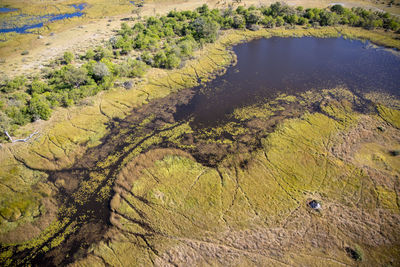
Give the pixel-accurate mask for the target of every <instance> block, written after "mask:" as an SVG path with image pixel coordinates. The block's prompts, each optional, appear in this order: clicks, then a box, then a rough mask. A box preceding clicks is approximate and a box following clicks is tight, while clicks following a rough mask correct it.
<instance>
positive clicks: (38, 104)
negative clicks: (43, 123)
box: [29, 97, 51, 120]
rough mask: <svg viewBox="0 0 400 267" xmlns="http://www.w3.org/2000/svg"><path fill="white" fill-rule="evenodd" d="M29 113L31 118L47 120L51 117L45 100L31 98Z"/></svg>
mask: <svg viewBox="0 0 400 267" xmlns="http://www.w3.org/2000/svg"><path fill="white" fill-rule="evenodd" d="M29 112H30V113H31V114H32V116H33V118H40V119H42V120H48V119H49V118H50V116H51V108H50V105H49V102H48V101H47V100H46V99H45V98H43V97H42V98H39V97H33V98H32V99H31V101H30V103H29Z"/></svg>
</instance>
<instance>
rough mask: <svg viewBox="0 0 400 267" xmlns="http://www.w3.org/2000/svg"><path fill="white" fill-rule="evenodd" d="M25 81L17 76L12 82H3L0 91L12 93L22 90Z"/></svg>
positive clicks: (22, 77)
mask: <svg viewBox="0 0 400 267" xmlns="http://www.w3.org/2000/svg"><path fill="white" fill-rule="evenodd" d="M25 83H26V79H25V77H24V76H17V77H15V78H14V79H12V80H8V81H5V82H4V83H3V85H2V86H1V91H3V92H5V93H12V92H15V91H16V90H21V89H24V87H25Z"/></svg>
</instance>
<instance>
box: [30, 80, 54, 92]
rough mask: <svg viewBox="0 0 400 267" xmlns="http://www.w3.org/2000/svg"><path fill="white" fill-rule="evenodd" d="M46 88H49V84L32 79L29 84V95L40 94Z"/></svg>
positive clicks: (46, 89)
mask: <svg viewBox="0 0 400 267" xmlns="http://www.w3.org/2000/svg"><path fill="white" fill-rule="evenodd" d="M48 90H49V86H48V85H47V84H46V83H45V82H43V81H39V80H34V81H33V82H32V83H31V85H30V94H31V95H33V94H42V93H44V92H45V91H48Z"/></svg>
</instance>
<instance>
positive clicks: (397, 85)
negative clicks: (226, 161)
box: [176, 37, 400, 125]
mask: <svg viewBox="0 0 400 267" xmlns="http://www.w3.org/2000/svg"><path fill="white" fill-rule="evenodd" d="M233 51H234V52H235V53H236V55H237V64H236V65H235V66H233V67H230V68H228V70H227V72H226V74H224V75H222V76H220V77H218V78H217V79H215V80H213V81H211V82H210V83H208V84H206V85H205V87H206V88H205V89H203V90H200V92H198V93H197V94H196V95H195V96H194V98H193V99H192V100H191V101H190V103H189V104H188V105H185V106H181V107H180V108H179V109H178V112H177V113H176V114H177V115H176V119H184V118H186V117H188V116H194V124H198V125H207V124H210V123H211V124H216V123H218V121H220V120H224V119H225V118H226V115H227V114H230V113H231V112H232V111H233V110H234V109H235V108H238V107H242V106H245V105H249V104H254V103H257V102H258V101H261V100H264V99H265V98H271V97H274V96H276V95H277V94H280V93H286V94H296V93H299V92H304V91H307V90H310V89H329V88H334V87H338V86H344V87H347V88H349V89H350V90H352V91H354V92H361V93H365V92H371V91H380V92H387V93H389V94H392V95H395V96H397V97H398V96H400V57H399V56H398V55H395V54H394V53H392V52H390V51H388V50H386V49H383V48H380V47H375V46H373V45H371V44H370V43H369V42H361V41H356V40H346V39H343V38H312V37H303V38H280V37H273V38H269V39H259V40H254V41H251V42H249V43H243V44H239V45H237V46H235V47H233Z"/></svg>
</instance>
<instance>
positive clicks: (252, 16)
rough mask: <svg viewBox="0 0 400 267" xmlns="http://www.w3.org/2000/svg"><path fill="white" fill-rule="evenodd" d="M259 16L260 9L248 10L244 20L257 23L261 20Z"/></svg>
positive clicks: (260, 15)
mask: <svg viewBox="0 0 400 267" xmlns="http://www.w3.org/2000/svg"><path fill="white" fill-rule="evenodd" d="M261 17H262V14H261V11H259V10H257V9H255V10H252V11H250V12H249V14H248V16H247V17H246V21H247V23H248V24H257V23H258V22H259V21H260V20H261Z"/></svg>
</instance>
